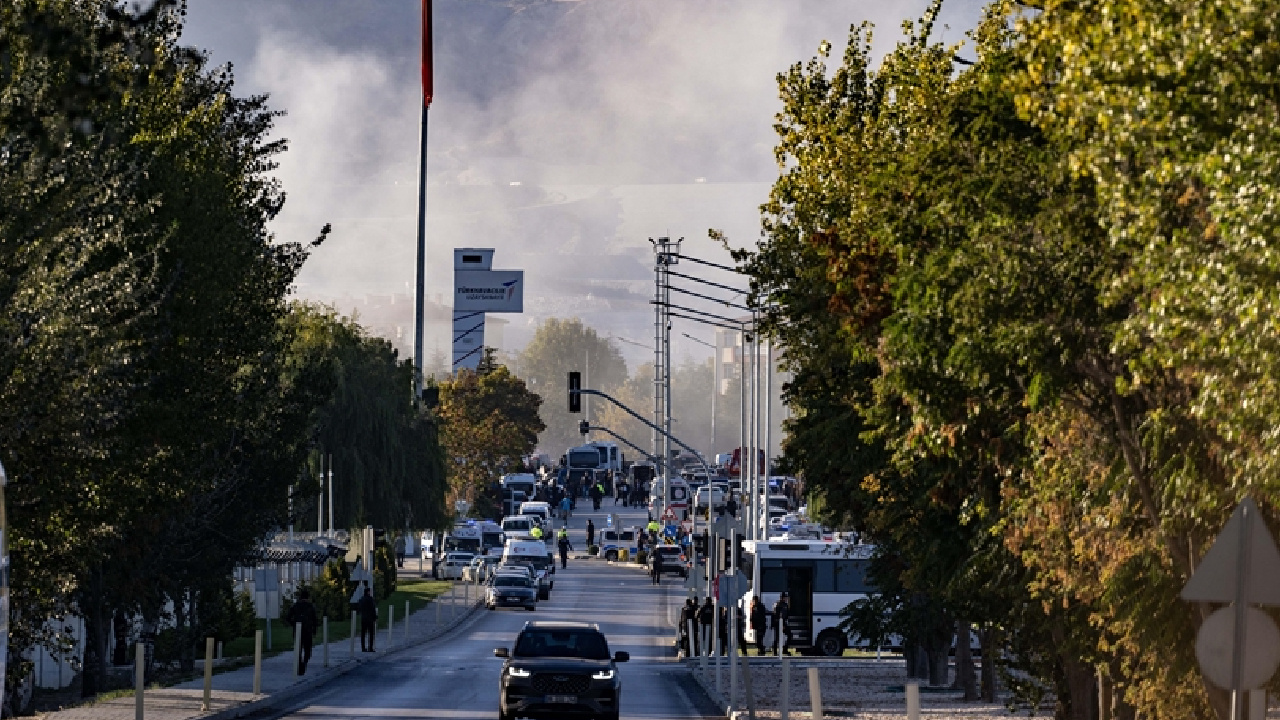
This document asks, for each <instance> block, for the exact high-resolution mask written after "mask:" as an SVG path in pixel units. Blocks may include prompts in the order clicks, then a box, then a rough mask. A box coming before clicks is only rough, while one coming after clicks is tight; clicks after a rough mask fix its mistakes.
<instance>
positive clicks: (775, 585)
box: [756, 560, 787, 595]
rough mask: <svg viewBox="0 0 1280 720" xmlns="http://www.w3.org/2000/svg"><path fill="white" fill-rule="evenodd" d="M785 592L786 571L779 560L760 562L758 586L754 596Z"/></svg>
mask: <svg viewBox="0 0 1280 720" xmlns="http://www.w3.org/2000/svg"><path fill="white" fill-rule="evenodd" d="M786 591H787V569H786V568H785V567H783V566H782V561H781V560H761V561H760V586H759V589H758V590H756V594H757V595H758V594H761V593H780V592H786Z"/></svg>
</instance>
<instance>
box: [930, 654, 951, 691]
mask: <svg viewBox="0 0 1280 720" xmlns="http://www.w3.org/2000/svg"><path fill="white" fill-rule="evenodd" d="M950 660H951V656H950V653H949V652H948V651H947V650H946V649H941V648H939V649H936V650H932V651H930V652H929V686H930V687H941V686H943V685H946V684H947V677H948V675H950V670H951V668H950Z"/></svg>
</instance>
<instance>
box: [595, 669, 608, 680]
mask: <svg viewBox="0 0 1280 720" xmlns="http://www.w3.org/2000/svg"><path fill="white" fill-rule="evenodd" d="M591 679H592V680H612V679H613V670H612V669H610V670H601V671H600V672H598V673H596V674H594V675H592V676H591Z"/></svg>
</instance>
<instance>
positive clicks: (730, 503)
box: [724, 492, 738, 518]
mask: <svg viewBox="0 0 1280 720" xmlns="http://www.w3.org/2000/svg"><path fill="white" fill-rule="evenodd" d="M724 511H725V512H727V513H729V517H734V518H736V517H738V501H737V500H736V499H735V498H734V495H733V493H732V492H730V493H729V499H728V500H727V501H726V502H725V504H724Z"/></svg>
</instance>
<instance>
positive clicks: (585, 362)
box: [519, 318, 627, 457]
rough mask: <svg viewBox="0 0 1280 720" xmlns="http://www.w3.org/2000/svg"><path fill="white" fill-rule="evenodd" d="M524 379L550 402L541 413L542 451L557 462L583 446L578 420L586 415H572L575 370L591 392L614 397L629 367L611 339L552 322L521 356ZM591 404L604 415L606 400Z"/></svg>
mask: <svg viewBox="0 0 1280 720" xmlns="http://www.w3.org/2000/svg"><path fill="white" fill-rule="evenodd" d="M519 367H520V375H521V376H522V377H524V378H525V381H526V382H528V384H529V387H530V388H531V389H532V390H533V391H534V392H536V393H538V394H539V395H541V396H542V397H543V399H544V400H546V401H547V405H546V406H545V407H544V408H543V410H542V420H543V422H544V423H546V429H545V430H544V431H542V433H541V434H540V435H539V437H538V447H540V448H541V449H542V450H543V451H545V452H547V453H549V454H550V455H552V456H553V457H559V456H560V455H563V454H564V451H565V450H566V449H568V448H570V447H572V446H575V445H579V444H581V442H582V436H581V435H579V434H578V421H579V420H581V419H583V417H584V416H582V415H574V414H572V413H570V412H569V411H568V406H567V397H568V394H567V393H568V385H567V384H566V378H567V377H568V373H569V371H571V370H576V371H578V372H581V373H583V378H584V379H583V383H584V386H586V384H587V383H589V384H590V385H589V386H590V387H591V389H594V390H602V391H604V392H612V391H613V390H616V389H617V388H618V387H619V386H621V385H622V384H623V383H624V382H626V380H627V364H626V362H625V361H624V360H623V359H622V353H621V352H620V351H619V350H618V349H617V348H616V347H614V345H613V343H611V342H610V341H609V340H608V338H604V337H601V336H600V335H599V334H598V333H597V332H596V331H595V330H594V329H593V328H590V327H588V326H586V325H584V324H583V323H582V321H581V320H578V319H577V318H573V319H570V320H560V319H556V318H552V319H550V320H547V321H546V322H544V323H543V324H542V325H540V326H538V329H537V331H536V332H535V333H534V336H533V339H532V340H530V341H529V344H528V346H526V347H525V349H524V351H523V352H521V353H520V363H519ZM584 401H585V402H588V403H589V405H590V407H591V411H592V414H593V415H594V414H595V413H597V412H602V411H603V409H604V404H605V401H604V400H600V399H597V398H592V399H590V400H589V401H587V399H586V398H585V396H584Z"/></svg>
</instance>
